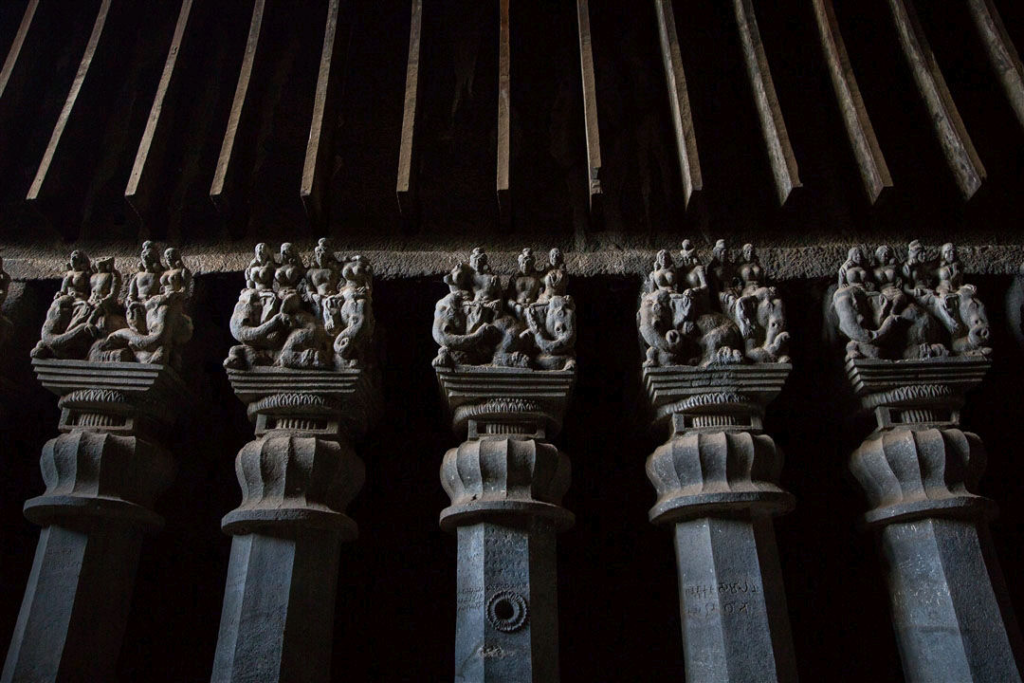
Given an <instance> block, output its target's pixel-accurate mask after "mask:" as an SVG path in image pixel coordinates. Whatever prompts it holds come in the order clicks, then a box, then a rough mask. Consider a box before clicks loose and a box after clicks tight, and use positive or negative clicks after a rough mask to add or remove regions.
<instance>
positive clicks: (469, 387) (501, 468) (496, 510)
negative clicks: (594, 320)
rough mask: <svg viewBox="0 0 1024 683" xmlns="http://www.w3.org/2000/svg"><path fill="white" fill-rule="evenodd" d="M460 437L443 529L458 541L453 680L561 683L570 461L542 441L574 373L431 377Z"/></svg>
mask: <svg viewBox="0 0 1024 683" xmlns="http://www.w3.org/2000/svg"><path fill="white" fill-rule="evenodd" d="M437 374H438V379H439V381H440V384H441V388H442V390H443V392H444V394H445V396H446V398H447V400H448V405H449V407H450V408H451V409H452V411H453V413H454V424H455V429H456V431H457V432H458V433H460V434H462V435H465V436H466V440H465V441H464V442H463V443H462V444H461V445H460V446H459V447H458V448H453V449H451V450H450V451H448V453H447V454H445V456H444V462H443V464H442V465H441V484H442V485H443V486H444V489H445V491H446V492H447V493H448V495H449V497H450V498H451V502H452V504H451V506H450V507H448V508H446V509H445V510H444V511H443V512H442V513H441V527H442V528H443V529H445V530H446V531H450V532H454V533H455V534H456V536H457V537H458V544H459V567H458V587H457V589H458V607H457V610H458V611H457V617H456V635H455V681H456V682H458V683H486V682H491V683H494V682H498V681H501V682H508V683H512V682H515V683H522V682H528V681H537V682H538V683H541V682H543V683H549V682H554V681H558V678H559V674H558V595H557V572H556V563H555V534H556V532H558V531H562V530H564V529H567V528H569V527H570V526H571V525H572V523H573V516H572V513H570V512H569V511H567V510H566V509H564V508H562V507H561V505H560V503H561V499H562V496H563V494H564V493H565V492H566V490H567V489H568V488H569V478H570V472H569V459H568V458H567V457H566V455H565V454H564V453H562V452H561V451H559V450H558V448H556V447H555V446H553V445H552V444H551V443H549V442H548V437H549V435H552V434H553V433H555V432H557V430H558V429H559V427H560V426H561V417H562V414H563V412H564V410H565V406H566V403H567V401H568V397H569V392H570V390H571V388H572V384H573V380H574V377H575V373H574V372H572V371H551V372H537V371H533V370H528V369H519V368H496V367H466V366H463V367H459V368H457V369H440V368H439V369H438V373H437Z"/></svg>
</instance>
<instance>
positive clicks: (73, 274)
mask: <svg viewBox="0 0 1024 683" xmlns="http://www.w3.org/2000/svg"><path fill="white" fill-rule="evenodd" d="M91 278H92V262H91V261H90V260H89V257H88V256H87V255H86V253H85V252H84V251H79V250H78V249H75V250H74V251H73V252H71V258H70V259H69V260H68V270H67V272H66V273H64V279H63V280H61V283H60V289H59V290H57V294H56V295H55V296H54V297H53V298H54V299H56V298H57V297H61V296H72V297H74V298H75V299H85V300H88V298H89V280H90V279H91Z"/></svg>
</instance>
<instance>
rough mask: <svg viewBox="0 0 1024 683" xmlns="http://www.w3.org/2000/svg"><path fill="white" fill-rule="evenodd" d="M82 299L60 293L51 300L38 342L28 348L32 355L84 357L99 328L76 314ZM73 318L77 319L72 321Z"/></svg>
mask: <svg viewBox="0 0 1024 683" xmlns="http://www.w3.org/2000/svg"><path fill="white" fill-rule="evenodd" d="M80 303H82V302H80V301H79V300H77V299H76V298H75V297H74V296H72V295H69V294H64V295H60V296H58V297H57V298H56V299H54V301H53V303H52V304H50V308H49V309H48V310H47V311H46V320H45V321H44V322H43V329H42V332H41V334H40V339H39V342H38V343H37V344H36V346H35V348H34V349H32V351H31V354H30V355H31V356H32V357H33V358H84V357H85V356H86V354H88V352H89V348H90V347H91V346H92V344H93V342H94V341H95V340H96V338H97V337H98V336H100V334H101V333H100V331H99V328H97V327H96V325H93V324H91V323H89V321H88V319H87V317H86V318H85V319H83V318H82V317H81V316H78V315H77V314H76V307H77V306H78V305H79V304H80ZM73 320H77V321H76V322H74V324H72V321H73Z"/></svg>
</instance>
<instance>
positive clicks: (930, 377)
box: [833, 243, 1024, 683]
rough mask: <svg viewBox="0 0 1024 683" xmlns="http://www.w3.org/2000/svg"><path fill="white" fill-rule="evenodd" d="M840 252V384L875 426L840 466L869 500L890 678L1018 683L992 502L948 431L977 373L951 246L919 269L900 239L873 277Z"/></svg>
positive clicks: (921, 260)
mask: <svg viewBox="0 0 1024 683" xmlns="http://www.w3.org/2000/svg"><path fill="white" fill-rule="evenodd" d="M850 254H851V257H850V259H849V260H848V261H847V263H846V264H844V266H843V269H842V270H841V271H840V282H839V289H838V290H837V291H836V294H835V295H834V297H833V302H834V306H835V308H836V312H837V314H838V326H839V329H840V331H841V332H842V333H843V334H845V335H846V336H847V337H849V338H850V343H849V344H848V345H847V360H846V374H847V377H848V379H849V380H850V384H851V386H852V387H853V390H854V393H855V394H856V396H857V397H858V398H859V400H860V404H861V409H862V410H864V411H868V412H872V413H873V414H874V416H875V420H876V428H875V430H874V431H873V432H872V433H871V434H870V435H868V437H867V438H866V439H865V440H864V442H863V443H862V444H861V445H860V446H859V447H858V448H857V450H856V451H854V453H853V455H852V456H851V458H850V470H851V471H852V472H853V474H854V476H855V478H856V479H857V481H858V483H859V484H860V485H861V487H862V488H863V490H864V493H865V494H866V497H867V500H868V503H869V505H870V506H871V507H870V509H869V510H868V512H867V513H866V514H865V516H864V522H865V525H866V526H867V527H868V528H869V529H872V530H874V531H875V532H876V533H877V535H878V539H879V545H880V548H881V552H882V556H883V558H884V560H885V563H886V569H887V571H886V580H887V582H888V586H889V596H890V607H891V612H892V619H893V626H894V629H895V632H896V638H897V642H898V644H899V650H900V657H901V660H902V663H903V670H904V674H905V675H906V677H907V680H910V681H948V682H950V683H952V682H953V681H966V680H970V681H992V682H995V681H1020V680H1022V673H1021V666H1020V663H1021V662H1022V661H1024V660H1022V659H1021V654H1022V647H1024V641H1022V640H1021V635H1020V630H1019V627H1018V624H1017V621H1016V618H1015V616H1014V614H1013V611H1012V608H1011V606H1010V603H1009V599H1008V596H1007V591H1006V585H1005V582H1004V579H1003V577H1002V574H1001V571H1000V569H999V564H998V561H997V559H996V556H995V552H994V548H993V545H992V540H991V537H990V535H989V531H988V523H987V520H988V519H989V518H990V517H992V516H993V515H994V514H995V511H996V506H995V503H994V502H993V501H991V500H989V499H987V498H985V497H983V496H980V495H978V494H977V493H976V489H977V485H978V481H979V480H980V478H981V475H982V473H983V471H984V468H985V461H986V454H985V448H984V445H983V444H982V441H981V439H980V438H979V437H978V436H977V435H975V434H972V433H970V432H966V431H963V430H962V429H961V428H960V409H961V408H962V406H963V404H964V401H965V395H966V393H967V392H968V391H970V390H971V389H973V388H974V387H976V386H977V385H978V384H980V383H981V381H982V380H983V378H984V376H985V373H986V372H987V371H988V369H989V367H990V366H991V361H990V360H989V356H990V354H991V349H990V348H989V347H988V345H987V340H988V323H987V321H986V320H985V316H984V307H983V305H982V304H981V302H980V300H978V299H977V296H976V289H975V288H974V287H973V286H971V285H967V284H964V283H963V280H962V277H961V276H960V275H959V273H958V268H957V264H956V251H955V249H954V248H953V247H952V245H946V246H945V247H943V249H942V258H941V260H939V261H934V260H933V261H929V260H928V259H927V258H926V257H925V256H924V249H923V248H922V247H921V245H920V244H919V243H912V245H911V253H910V258H908V260H907V262H906V263H904V264H902V267H901V266H900V264H899V262H898V259H897V258H896V257H895V255H894V252H893V251H892V250H888V249H887V248H880V249H879V250H878V254H879V260H878V261H876V264H875V268H874V271H872V270H871V269H870V267H869V266H867V264H865V263H864V259H863V257H862V255H860V254H859V253H856V250H851V252H850ZM883 256H884V257H885V258H882V257H883ZM879 264H885V265H886V267H887V268H888V269H889V271H890V273H889V275H885V274H883V275H882V276H879V274H878V268H879V267H880V265H879ZM899 273H902V275H903V277H905V278H906V279H905V280H903V279H902V278H901V277H899ZM880 282H884V283H886V284H884V285H883V286H881V287H879V286H878V284H879V283H880ZM858 311H859V313H858Z"/></svg>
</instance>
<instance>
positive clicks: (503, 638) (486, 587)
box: [455, 519, 559, 683]
mask: <svg viewBox="0 0 1024 683" xmlns="http://www.w3.org/2000/svg"><path fill="white" fill-rule="evenodd" d="M524 521H525V523H524V524H522V525H516V524H495V523H491V522H479V523H476V524H469V525H465V526H460V527H459V528H458V531H457V536H458V542H459V569H458V607H457V610H458V611H457V616H456V631H455V633H456V635H455V681H456V683H496V682H504V681H557V680H558V678H559V674H558V590H557V585H556V582H557V570H556V558H555V529H554V527H553V525H552V524H551V523H550V522H549V521H546V520H537V519H533V520H530V519H527V520H524Z"/></svg>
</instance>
